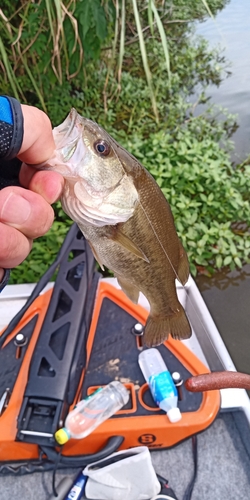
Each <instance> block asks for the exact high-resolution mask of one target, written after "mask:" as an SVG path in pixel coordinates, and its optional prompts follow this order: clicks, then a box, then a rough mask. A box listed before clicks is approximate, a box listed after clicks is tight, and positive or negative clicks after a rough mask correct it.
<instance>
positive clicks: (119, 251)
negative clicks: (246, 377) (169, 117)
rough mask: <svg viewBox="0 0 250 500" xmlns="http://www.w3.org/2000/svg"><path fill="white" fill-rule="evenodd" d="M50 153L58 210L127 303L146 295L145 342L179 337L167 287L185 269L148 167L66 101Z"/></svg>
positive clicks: (184, 330)
mask: <svg viewBox="0 0 250 500" xmlns="http://www.w3.org/2000/svg"><path fill="white" fill-rule="evenodd" d="M53 135H54V139H55V143H56V152H55V157H54V158H52V159H51V160H50V161H49V162H46V164H47V165H48V166H49V168H50V169H51V170H55V171H57V172H59V173H61V174H62V175H63V176H64V178H65V187H64V191H63V193H62V197H61V202H62V207H63V209H64V211H65V212H66V213H67V214H68V215H69V217H70V218H71V219H73V220H74V221H75V222H76V223H77V224H78V226H79V228H80V229H81V231H82V232H83V234H84V236H85V238H86V240H87V241H88V242H89V244H90V247H91V249H92V251H93V253H94V256H95V258H96V260H97V261H98V263H99V265H100V266H101V268H102V269H103V268H104V266H106V267H107V268H109V269H110V270H112V271H113V272H114V274H115V276H116V277H117V279H118V282H119V284H120V286H121V288H122V290H123V291H124V292H125V294H126V295H127V296H128V297H129V298H130V299H131V300H132V301H133V302H135V303H137V301H138V297H139V292H140V291H141V292H142V293H143V294H144V295H145V296H146V298H147V299H148V301H149V304H150V315H149V318H148V320H147V323H146V326H145V331H144V343H145V344H146V345H147V346H156V345H159V344H161V343H162V342H163V341H165V340H166V339H167V338H168V335H169V334H171V335H172V337H173V338H175V339H186V338H188V337H190V335H191V328H190V325H189V322H188V319H187V317H186V314H185V311H184V309H183V307H182V305H181V304H180V302H179V300H178V298H177V293H176V287H175V279H176V278H177V279H178V280H179V281H180V282H181V283H182V284H183V285H184V284H185V283H186V281H187V279H188V276H189V265H188V259H187V255H186V252H185V250H184V248H183V246H182V244H181V242H180V240H179V238H178V236H177V233H176V230H175V226H174V220H173V216H172V213H171V209H170V206H169V204H168V202H167V201H166V199H165V197H164V195H163V193H162V192H161V190H160V188H159V187H158V185H157V183H156V182H155V180H154V179H153V177H152V176H151V175H150V174H149V172H148V171H147V170H146V169H145V168H144V167H143V166H142V165H141V164H140V163H139V162H138V161H137V160H136V158H134V157H133V156H132V155H131V154H130V153H128V152H127V151H126V150H125V149H124V148H122V147H121V146H120V145H119V144H118V143H117V142H116V141H115V140H114V139H113V138H112V137H110V136H109V134H108V133H107V132H106V131H105V130H103V129H102V128H101V127H100V126H99V125H97V124H96V123H94V122H92V121H91V120H88V119H86V118H83V117H81V116H80V115H79V114H78V113H77V112H76V110H75V109H72V110H71V112H70V114H69V115H68V117H67V118H66V120H65V121H64V122H63V123H62V124H61V125H59V126H58V127H56V128H54V130H53Z"/></svg>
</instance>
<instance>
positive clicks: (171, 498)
mask: <svg viewBox="0 0 250 500" xmlns="http://www.w3.org/2000/svg"><path fill="white" fill-rule="evenodd" d="M158 498H165V500H173V497H169V496H168V495H161V494H159V495H156V496H155V497H153V498H151V500H157V499H158Z"/></svg>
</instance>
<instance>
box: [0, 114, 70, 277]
mask: <svg viewBox="0 0 250 500" xmlns="http://www.w3.org/2000/svg"><path fill="white" fill-rule="evenodd" d="M21 109H22V113H23V119H24V125H23V132H24V133H23V141H22V145H21V149H20V151H19V153H18V155H17V156H18V158H19V159H20V160H21V161H23V162H26V163H30V164H36V163H42V162H44V161H46V160H47V159H48V158H50V157H51V156H52V154H53V151H54V149H55V144H54V140H53V135H52V128H51V124H50V120H49V118H48V117H47V115H46V114H45V113H43V112H42V111H41V110H39V109H37V108H34V107H31V106H26V105H22V106H21ZM0 169H1V166H0ZM20 183H21V185H22V186H24V187H17V186H9V187H6V188H4V189H2V190H1V191H0V283H1V281H2V279H3V276H4V269H8V268H12V267H15V266H17V265H19V264H20V263H21V262H22V261H23V260H24V259H25V258H26V257H27V256H28V254H29V252H30V250H31V247H32V241H33V239H34V238H37V237H38V236H42V235H44V234H45V233H46V232H47V231H48V230H49V228H50V227H51V225H52V223H53V220H54V212H53V210H52V208H51V206H50V204H51V203H53V202H54V201H56V200H57V199H58V198H59V196H60V193H61V190H62V187H63V178H62V177H61V176H60V175H59V174H57V173H55V172H46V171H44V170H43V171H36V170H35V169H33V168H32V167H30V166H27V165H22V168H21V172H20ZM25 188H28V189H25Z"/></svg>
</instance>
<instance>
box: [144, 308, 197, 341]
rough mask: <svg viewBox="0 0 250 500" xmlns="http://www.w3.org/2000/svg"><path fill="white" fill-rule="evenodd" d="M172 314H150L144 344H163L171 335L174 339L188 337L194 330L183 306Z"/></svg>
mask: <svg viewBox="0 0 250 500" xmlns="http://www.w3.org/2000/svg"><path fill="white" fill-rule="evenodd" d="M180 307H181V309H180V311H179V312H178V313H176V314H174V315H172V316H166V317H165V318H164V317H157V316H149V318H148V321H147V323H146V327H145V332H144V344H145V345H147V346H148V347H153V346H157V345H160V344H162V343H163V342H164V341H165V340H167V338H168V336H169V335H171V336H172V337H173V339H178V340H180V339H188V338H189V337H191V334H192V330H191V326H190V324H189V321H188V319H187V316H186V313H185V311H184V309H183V307H182V306H180Z"/></svg>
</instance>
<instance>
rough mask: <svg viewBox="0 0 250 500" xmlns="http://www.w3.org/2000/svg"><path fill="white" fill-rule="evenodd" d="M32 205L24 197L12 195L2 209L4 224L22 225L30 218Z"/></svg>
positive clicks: (0, 216)
mask: <svg viewBox="0 0 250 500" xmlns="http://www.w3.org/2000/svg"><path fill="white" fill-rule="evenodd" d="M30 212H31V206H30V203H29V202H28V201H27V200H25V198H23V197H22V196H19V195H17V194H15V193H10V194H9V196H8V198H7V199H6V200H5V203H4V205H3V207H2V211H1V214H0V218H1V221H2V222H7V223H9V224H17V225H21V224H23V223H24V222H26V221H27V219H28V218H29V216H30Z"/></svg>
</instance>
